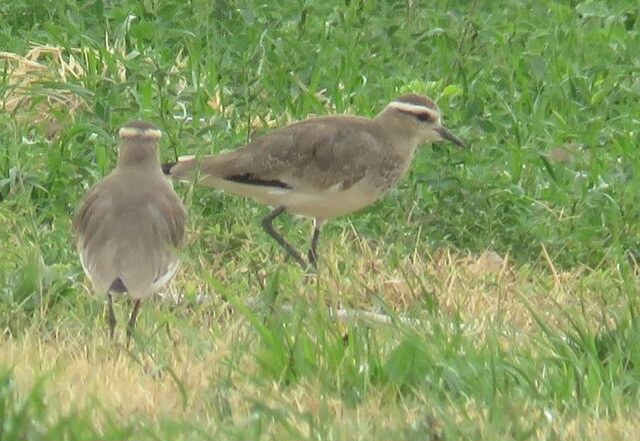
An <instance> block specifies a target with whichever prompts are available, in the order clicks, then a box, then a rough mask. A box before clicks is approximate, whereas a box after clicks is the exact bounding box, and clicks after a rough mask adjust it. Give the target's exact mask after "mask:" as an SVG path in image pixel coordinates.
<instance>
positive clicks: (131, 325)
mask: <svg viewBox="0 0 640 441" xmlns="http://www.w3.org/2000/svg"><path fill="white" fill-rule="evenodd" d="M140 302H142V300H141V299H136V300H134V302H133V310H132V311H131V317H129V323H127V340H129V339H131V336H132V335H133V331H134V330H135V328H136V319H137V318H138V312H139V311H140Z"/></svg>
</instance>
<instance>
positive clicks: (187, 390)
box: [0, 0, 640, 440]
mask: <svg viewBox="0 0 640 441" xmlns="http://www.w3.org/2000/svg"><path fill="white" fill-rule="evenodd" d="M523 11H526V12H523ZM639 14H640V9H639V8H638V6H637V4H636V3H635V2H631V1H629V2H625V1H619V2H605V1H596V0H592V1H583V2H575V1H572V2H568V1H566V2H550V1H542V2H532V1H525V0H512V1H511V2H509V5H507V6H504V5H503V6H497V5H494V4H493V3H492V2H488V1H472V2H453V1H447V0H437V1H433V2H415V1H402V2H401V1H368V2H364V1H343V2H338V1H329V2H312V1H305V0H299V1H296V2H288V3H285V2H281V4H270V3H267V2H263V3H260V2H254V1H251V0H246V1H240V0H237V1H231V0H230V1H222V0H217V1H211V2H210V1H202V0H193V1H190V2H177V1H165V2H153V1H139V2H135V1H132V0H128V1H126V2H103V1H99V0H98V1H91V2H70V1H67V0H54V1H50V2H48V3H47V6H46V7H43V5H42V4H41V2H34V1H32V0H8V1H5V2H3V3H2V5H0V39H1V41H3V45H2V51H3V52H2V53H0V68H1V69H0V99H1V103H2V106H3V110H4V112H0V134H1V136H0V243H2V244H3V247H2V248H1V249H0V253H1V255H0V257H1V258H0V312H1V313H0V329H2V330H3V336H2V338H1V340H0V350H1V351H2V361H1V362H0V438H1V439H6V440H27V439H28V440H44V439H56V440H58V439H65V440H96V439H103V440H126V439H130V440H134V439H135V440H146V439H148V440H155V439H177V440H190V439H194V440H195V439H197V440H202V439H216V440H219V439H225V440H226V439H228V440H240V439H243V440H244V439H255V440H263V439H278V440H287V439H291V440H303V439H309V440H311V439H314V440H320V439H345V440H346V439H349V440H355V439H362V440H365V439H366V440H390V439H394V440H395V439H403V440H425V439H428V440H465V439H468V440H479V439H486V440H590V439H593V440H595V439H618V440H633V439H636V433H637V431H638V429H639V427H640V413H639V412H638V408H637V402H638V398H639V396H640V392H639V390H638V385H639V384H640V347H639V346H638V341H640V339H639V336H640V322H639V321H638V318H637V315H638V300H637V295H638V288H637V275H636V274H637V272H638V267H637V264H636V262H637V260H638V255H639V253H638V250H639V246H640V231H639V226H640V223H638V221H637V219H638V218H639V216H640V212H639V210H640V208H638V207H640V204H638V200H639V198H640V193H639V190H638V189H640V182H639V180H640V177H639V176H638V174H637V173H636V170H637V169H638V167H639V166H640V153H639V152H638V149H637V146H638V144H639V142H640V121H639V120H638V118H637V115H639V114H640V99H639V96H640V62H639V61H638V60H640V22H639ZM409 90H411V91H414V92H418V93H424V94H427V95H429V96H431V97H433V98H435V99H436V100H437V102H438V103H439V105H440V107H441V108H442V110H443V112H444V115H445V123H446V125H447V126H448V127H449V128H450V129H451V130H452V131H453V132H455V133H456V134H458V135H460V136H461V137H463V138H465V139H466V140H468V142H469V144H470V147H469V148H468V149H456V148H454V147H451V146H446V145H436V146H433V148H424V149H422V150H421V151H420V152H419V153H418V154H417V155H416V158H415V159H414V163H413V165H412V168H411V171H410V173H409V176H408V177H407V178H406V179H404V180H403V181H402V183H401V184H400V185H398V186H397V188H395V189H394V190H392V191H391V192H390V193H389V194H388V195H387V197H386V198H385V199H384V200H383V201H380V202H379V203H377V204H375V205H374V206H372V207H370V208H368V209H367V210H364V211H363V212H361V213H357V214H354V215H351V216H348V217H345V218H342V219H339V220H336V221H334V222H332V223H330V224H329V225H328V226H327V227H326V228H325V230H324V233H323V234H324V236H323V240H322V241H321V244H320V252H321V265H322V270H321V274H320V276H319V277H318V279H317V283H311V284H308V283H302V282H301V281H302V279H303V275H302V273H301V272H300V271H299V270H298V269H297V268H296V267H295V265H293V264H292V263H291V262H289V261H287V260H286V259H285V258H284V256H283V253H282V251H281V250H280V249H278V247H277V246H276V245H274V243H273V242H272V241H271V240H269V238H268V237H267V236H266V234H265V233H264V232H263V231H262V230H261V228H260V223H259V219H260V217H261V216H263V215H264V214H266V213H267V209H266V208H265V207H261V206H258V205H257V204H255V203H253V202H252V201H248V200H244V199H241V198H235V197H233V196H230V195H226V194H223V193H219V192H212V191H209V190H207V189H198V188H191V187H189V186H186V185H180V186H177V190H178V191H179V192H180V194H181V196H183V197H184V199H185V201H186V203H187V205H188V208H189V214H190V220H189V246H188V248H187V250H186V251H185V255H184V259H185V262H184V264H183V266H182V269H181V271H180V273H179V275H178V276H177V277H176V279H175V280H174V281H173V283H172V284H171V286H170V287H169V288H168V289H167V292H166V293H165V300H161V299H160V298H158V299H155V300H153V301H149V302H146V303H145V305H144V306H143V309H142V313H141V317H140V322H139V326H138V334H137V336H136V339H135V343H134V344H132V345H131V346H130V347H129V348H128V349H127V348H126V347H124V346H123V345H122V343H123V340H124V332H123V331H122V328H123V323H124V320H125V314H126V313H127V312H128V310H129V309H128V308H129V306H128V304H127V302H126V300H120V301H118V302H117V305H116V306H117V313H118V316H119V320H120V323H119V324H120V329H119V331H120V335H119V343H116V344H114V343H112V342H109V341H108V340H107V338H106V330H105V329H106V323H105V321H104V317H103V310H102V308H103V302H102V301H101V300H100V299H98V298H96V297H95V296H94V295H92V294H91V293H90V289H89V287H88V286H87V284H86V282H85V278H84V276H83V274H82V270H81V268H80V265H79V261H78V259H77V256H76V255H75V252H74V247H73V246H72V243H73V241H72V235H71V231H70V217H71V215H72V213H73V210H74V207H75V206H76V204H77V203H78V201H79V199H80V198H81V196H82V194H83V193H84V191H85V190H86V189H87V188H88V187H89V186H90V185H92V184H93V183H94V182H96V181H97V180H99V179H100V178H101V177H102V176H104V174H105V173H107V172H108V171H109V170H110V169H111V167H112V166H113V164H114V161H115V157H116V152H117V150H116V147H117V145H116V140H115V138H116V137H115V134H116V132H117V129H118V127H120V126H121V125H122V124H124V123H125V122H127V121H128V120H130V119H132V118H145V119H149V120H151V121H154V122H155V123H157V124H158V125H159V126H160V127H161V128H162V130H163V131H164V132H165V135H166V136H165V138H164V140H163V145H162V147H163V158H164V159H166V160H172V159H174V158H175V157H176V156H179V155H183V154H204V153H212V152H218V151H221V150H225V149H233V148H236V147H237V146H240V145H242V143H244V142H245V141H246V140H247V139H248V138H251V137H254V136H257V135H258V134H260V133H264V132H266V131H268V130H269V128H270V127H274V126H280V125H283V124H286V123H288V122H290V121H294V120H298V119H302V118H305V117H307V116H308V115H313V114H331V113H358V114H365V115H374V114H375V113H376V112H378V111H379V110H380V109H381V108H382V107H383V106H384V105H385V104H386V103H387V102H388V101H389V100H390V99H392V98H393V97H394V96H396V95H398V94H400V93H403V92H406V91H409ZM280 227H281V228H282V229H283V230H284V231H287V234H288V236H290V237H291V238H292V239H293V240H295V241H296V243H303V242H304V241H305V240H307V237H308V236H307V235H308V229H309V228H310V227H309V225H308V223H307V222H306V221H304V220H301V219H295V218H287V219H283V220H282V221H281V223H280ZM175 298H179V301H178V302H176V301H174V299H175ZM340 307H348V308H354V309H359V310H366V311H378V312H386V313H388V314H390V315H392V316H394V317H398V318H408V319H411V321H404V322H403V321H399V320H397V321H395V322H394V323H393V324H390V325H385V324H380V323H374V322H370V321H367V320H351V321H347V322H341V321H336V320H334V319H333V318H332V316H331V315H330V313H329V311H330V309H331V308H333V309H335V308H340Z"/></svg>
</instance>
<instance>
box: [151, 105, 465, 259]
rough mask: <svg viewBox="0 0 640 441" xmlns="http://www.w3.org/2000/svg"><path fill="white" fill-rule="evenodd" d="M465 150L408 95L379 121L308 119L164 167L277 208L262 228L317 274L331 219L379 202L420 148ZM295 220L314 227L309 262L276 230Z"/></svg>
mask: <svg viewBox="0 0 640 441" xmlns="http://www.w3.org/2000/svg"><path fill="white" fill-rule="evenodd" d="M439 140H446V141H450V142H453V143H455V144H458V145H460V146H464V142H463V141H462V140H461V139H460V138H458V137H457V136H455V135H453V134H452V133H451V132H449V131H448V130H447V129H446V128H445V127H444V126H442V123H441V118H440V110H439V109H438V107H437V106H436V104H435V103H434V102H433V101H431V100H430V99H429V98H426V97H423V96H420V95H415V94H407V95H402V96H400V97H398V98H396V99H394V100H393V101H392V102H391V103H389V104H388V105H387V106H386V107H385V108H384V110H383V111H382V112H381V113H380V114H378V115H377V116H376V117H375V118H366V117H361V116H349V115H336V116H323V117H317V118H310V119H306V120H303V121H300V122H297V123H294V124H291V125H288V126H285V127H282V128H280V129H276V130H274V131H272V132H270V133H268V134H266V135H264V136H261V137H259V138H257V139H256V140H254V141H252V142H250V143H249V144H247V145H245V146H244V147H241V148H239V149H237V150H235V151H233V152H229V153H224V154H219V155H212V156H204V157H202V158H193V157H191V158H189V159H185V160H184V161H182V160H181V161H179V162H178V163H177V164H164V165H163V169H164V171H165V172H167V173H169V174H170V175H171V176H173V177H174V178H177V179H180V180H190V179H194V177H196V176H197V179H198V181H197V183H198V184H199V185H204V186H209V187H216V188H220V189H223V190H226V191H229V192H231V193H234V194H237V195H240V196H247V197H251V198H253V199H255V200H257V201H258V202H260V203H263V204H266V205H270V206H272V207H275V209H274V210H273V211H272V212H271V214H269V215H268V216H266V217H265V218H264V219H262V226H263V228H264V229H265V231H266V232H267V233H269V235H271V236H272V237H273V238H274V239H275V240H276V241H277V242H278V243H279V244H280V245H281V246H282V247H283V248H284V249H285V250H286V251H287V252H288V253H289V255H291V257H293V258H294V259H295V260H296V261H297V262H298V263H299V264H300V266H302V267H303V268H304V269H306V268H307V265H308V264H310V265H311V266H312V267H313V269H317V260H318V253H317V245H318V239H319V237H320V229H321V228H322V225H323V223H324V222H325V221H326V220H327V219H331V218H335V217H338V216H342V215H346V214H349V213H353V212H355V211H358V210H360V209H362V208H364V207H366V206H368V205H370V204H372V203H374V202H375V201H376V200H378V199H380V198H381V197H382V196H383V195H384V194H385V193H386V192H387V191H388V190H389V189H390V188H391V187H392V186H393V185H394V184H395V183H396V182H397V181H398V180H399V179H400V178H401V177H402V176H403V175H404V174H405V172H406V171H407V169H408V168H409V165H410V164H411V160H412V157H413V154H414V152H415V150H416V148H417V147H418V146H419V145H421V144H423V143H425V142H433V141H439ZM285 211H286V212H289V213H293V214H297V215H302V216H307V217H311V218H313V219H314V220H315V222H314V227H313V233H312V237H311V247H310V250H309V252H308V254H307V260H305V259H304V257H303V256H302V254H301V253H300V252H299V251H298V250H297V249H295V248H294V247H293V246H292V245H291V244H289V242H287V241H286V240H285V239H284V237H283V236H282V235H281V234H280V233H279V232H278V231H276V230H275V229H274V227H273V225H272V222H273V220H274V219H275V218H276V217H278V216H279V215H280V214H282V213H284V212H285Z"/></svg>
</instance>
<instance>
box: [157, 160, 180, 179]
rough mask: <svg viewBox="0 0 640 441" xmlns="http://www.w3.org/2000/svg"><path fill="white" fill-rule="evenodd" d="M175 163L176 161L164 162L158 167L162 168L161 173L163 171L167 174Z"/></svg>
mask: <svg viewBox="0 0 640 441" xmlns="http://www.w3.org/2000/svg"><path fill="white" fill-rule="evenodd" d="M176 164H177V162H165V163H164V164H161V165H160V168H162V173H164V174H165V175H167V176H169V175H170V174H171V169H172V168H173V167H174V166H175V165H176Z"/></svg>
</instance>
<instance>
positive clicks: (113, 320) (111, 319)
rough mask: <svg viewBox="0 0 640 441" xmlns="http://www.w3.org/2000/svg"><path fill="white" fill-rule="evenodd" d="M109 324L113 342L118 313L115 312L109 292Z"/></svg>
mask: <svg viewBox="0 0 640 441" xmlns="http://www.w3.org/2000/svg"><path fill="white" fill-rule="evenodd" d="M107 323H108V324H109V338H110V339H111V340H113V337H114V335H115V331H116V313H115V312H114V311H113V299H112V297H111V293H110V292H107Z"/></svg>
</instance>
